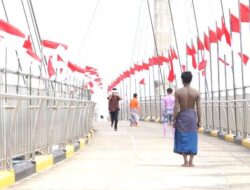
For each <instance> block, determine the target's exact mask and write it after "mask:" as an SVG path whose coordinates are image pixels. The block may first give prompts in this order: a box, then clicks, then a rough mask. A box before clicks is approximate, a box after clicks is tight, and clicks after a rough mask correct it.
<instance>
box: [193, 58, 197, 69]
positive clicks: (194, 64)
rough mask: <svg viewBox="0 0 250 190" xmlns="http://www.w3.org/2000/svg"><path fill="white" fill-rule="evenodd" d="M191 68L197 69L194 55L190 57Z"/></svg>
mask: <svg viewBox="0 0 250 190" xmlns="http://www.w3.org/2000/svg"><path fill="white" fill-rule="evenodd" d="M192 66H193V68H194V69H196V68H197V63H196V58H195V54H193V55H192Z"/></svg>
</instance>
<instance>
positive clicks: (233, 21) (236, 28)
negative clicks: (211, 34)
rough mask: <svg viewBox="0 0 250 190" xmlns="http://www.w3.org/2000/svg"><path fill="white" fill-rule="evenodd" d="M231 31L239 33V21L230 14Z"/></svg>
mask: <svg viewBox="0 0 250 190" xmlns="http://www.w3.org/2000/svg"><path fill="white" fill-rule="evenodd" d="M230 18H231V31H232V32H240V21H239V19H238V18H237V17H236V16H234V15H233V14H231V17H230Z"/></svg>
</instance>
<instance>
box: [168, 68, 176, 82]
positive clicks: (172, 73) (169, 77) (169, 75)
mask: <svg viewBox="0 0 250 190" xmlns="http://www.w3.org/2000/svg"><path fill="white" fill-rule="evenodd" d="M174 77H175V76H174V69H171V70H170V71H169V74H168V81H169V82H173V81H174Z"/></svg>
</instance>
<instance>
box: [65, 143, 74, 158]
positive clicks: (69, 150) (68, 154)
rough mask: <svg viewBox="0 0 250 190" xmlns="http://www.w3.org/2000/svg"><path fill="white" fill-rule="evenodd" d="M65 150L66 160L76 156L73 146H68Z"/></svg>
mask: <svg viewBox="0 0 250 190" xmlns="http://www.w3.org/2000/svg"><path fill="white" fill-rule="evenodd" d="M65 150H66V158H70V157H72V155H73V154H74V147H73V146H72V145H66V147H65Z"/></svg>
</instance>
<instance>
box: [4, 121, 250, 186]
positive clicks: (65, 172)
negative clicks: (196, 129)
mask: <svg viewBox="0 0 250 190" xmlns="http://www.w3.org/2000/svg"><path fill="white" fill-rule="evenodd" d="M93 130H94V134H93V137H91V136H90V138H89V141H88V144H87V146H86V147H84V148H82V149H80V150H79V151H77V152H75V153H74V154H73V155H72V157H70V158H68V159H66V160H64V161H63V162H60V163H57V164H55V165H53V166H50V167H49V168H48V169H45V170H43V171H41V172H37V173H36V174H33V175H31V176H30V177H29V178H25V179H23V180H21V181H19V182H17V183H16V184H14V185H12V186H10V187H9V188H8V189H15V190H19V189H20V190H21V189H22V190H24V189H25V190H28V189H30V190H31V189H32V190H33V189H88V190H91V189H95V190H96V189H100V190H101V189H109V190H111V189H114V190H117V189H119V190H120V189H121V190H123V189H124V190H125V189H126V190H128V189H133V190H134V189H142V190H147V189H150V190H151V189H152V190H163V189H182V190H183V189H184V190H185V189H197V190H202V189H226V190H229V189H230V190H231V189H234V190H238V189H242V190H244V189H246V190H247V189H249V186H250V169H249V168H250V151H249V149H247V148H246V147H243V146H240V145H238V144H236V143H230V142H227V141H225V140H221V139H219V138H214V137H212V136H210V135H206V134H202V133H201V134H200V135H199V145H198V147H199V148H198V149H199V151H198V155H197V156H196V157H195V160H194V163H195V166H196V167H194V168H190V167H189V168H185V167H181V166H180V165H181V164H182V162H183V160H182V157H181V156H180V155H177V154H174V153H173V139H172V138H162V127H161V124H159V123H156V122H155V123H153V122H140V126H139V127H129V122H128V121H121V122H119V124H118V131H114V130H113V128H111V127H110V123H109V122H97V123H94V125H93Z"/></svg>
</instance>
